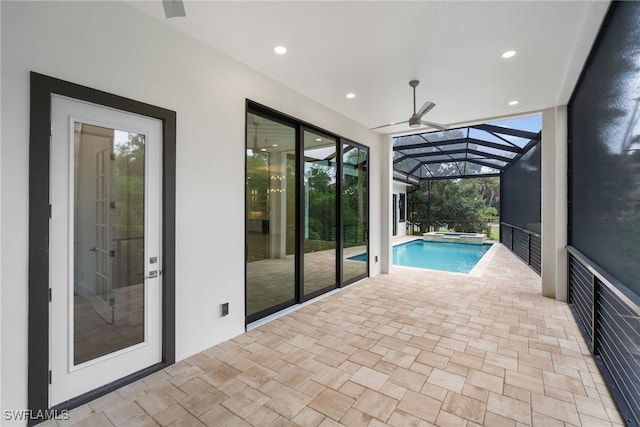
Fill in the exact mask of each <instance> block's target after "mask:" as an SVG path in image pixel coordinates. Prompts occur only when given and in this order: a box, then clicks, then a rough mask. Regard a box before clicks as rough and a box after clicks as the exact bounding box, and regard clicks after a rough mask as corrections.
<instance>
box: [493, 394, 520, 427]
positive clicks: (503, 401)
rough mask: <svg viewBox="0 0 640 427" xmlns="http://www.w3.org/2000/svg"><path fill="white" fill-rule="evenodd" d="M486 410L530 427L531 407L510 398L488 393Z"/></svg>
mask: <svg viewBox="0 0 640 427" xmlns="http://www.w3.org/2000/svg"><path fill="white" fill-rule="evenodd" d="M487 410H488V411H490V412H492V413H494V414H497V415H501V416H503V417H505V418H510V419H512V420H514V421H516V422H520V423H523V424H525V425H531V406H529V404H528V403H525V402H521V401H519V400H516V399H513V398H511V397H508V396H505V395H502V394H497V393H489V399H488V400H487Z"/></svg>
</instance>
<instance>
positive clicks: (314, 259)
mask: <svg viewBox="0 0 640 427" xmlns="http://www.w3.org/2000/svg"><path fill="white" fill-rule="evenodd" d="M337 161H338V159H337V156H336V140H335V139H334V138H329V137H327V136H325V135H318V134H315V133H313V132H309V131H305V132H304V200H303V214H304V219H303V229H302V233H303V238H304V266H303V271H304V285H303V295H305V296H306V295H309V294H312V293H314V292H317V291H320V290H321V289H326V288H329V287H335V285H336V224H337V222H336V202H337V200H336V192H337V188H336V184H337V181H336V180H337V178H338V163H337Z"/></svg>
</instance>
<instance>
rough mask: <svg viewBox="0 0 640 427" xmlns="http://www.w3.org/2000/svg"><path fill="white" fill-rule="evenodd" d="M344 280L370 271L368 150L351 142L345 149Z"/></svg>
mask: <svg viewBox="0 0 640 427" xmlns="http://www.w3.org/2000/svg"><path fill="white" fill-rule="evenodd" d="M342 153H343V154H342V235H343V248H342V254H343V255H342V257H343V261H342V262H343V263H342V281H343V282H348V281H350V280H353V279H356V278H358V277H364V276H366V274H367V241H368V228H369V227H368V224H367V220H368V217H369V212H368V207H369V204H368V199H369V195H368V194H367V183H368V179H367V171H368V165H367V161H368V153H367V150H365V149H363V148H359V147H355V146H351V145H348V144H344V145H343V149H342Z"/></svg>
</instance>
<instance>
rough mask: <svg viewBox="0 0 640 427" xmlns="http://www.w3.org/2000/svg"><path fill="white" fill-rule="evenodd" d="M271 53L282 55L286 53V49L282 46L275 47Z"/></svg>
mask: <svg viewBox="0 0 640 427" xmlns="http://www.w3.org/2000/svg"><path fill="white" fill-rule="evenodd" d="M273 51H274V52H275V53H277V54H278V55H284V54H285V53H287V48H286V47H284V46H276V47H274V48H273Z"/></svg>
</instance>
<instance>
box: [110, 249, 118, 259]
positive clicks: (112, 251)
mask: <svg viewBox="0 0 640 427" xmlns="http://www.w3.org/2000/svg"><path fill="white" fill-rule="evenodd" d="M109 256H110V257H111V258H115V256H116V251H115V249H111V250H110V251H109Z"/></svg>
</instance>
